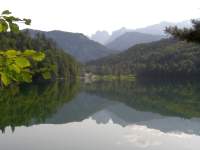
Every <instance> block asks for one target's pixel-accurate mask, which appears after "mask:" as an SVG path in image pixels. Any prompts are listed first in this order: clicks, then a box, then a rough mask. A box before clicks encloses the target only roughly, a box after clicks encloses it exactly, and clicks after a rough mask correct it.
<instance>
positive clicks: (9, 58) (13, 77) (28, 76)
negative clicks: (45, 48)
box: [0, 50, 51, 86]
mask: <svg viewBox="0 0 200 150" xmlns="http://www.w3.org/2000/svg"><path fill="white" fill-rule="evenodd" d="M44 58H45V54H44V53H42V52H36V51H34V50H25V51H24V52H21V51H16V50H7V51H1V52H0V75H1V81H2V83H3V84H4V85H5V86H8V85H9V84H10V83H12V82H14V81H15V82H28V83H31V82H32V77H33V75H34V73H35V72H34V71H33V69H32V63H31V62H32V61H35V62H34V63H39V62H41V61H43V60H44ZM42 74H43V72H42ZM50 78H51V76H48V78H47V77H46V76H45V79H50Z"/></svg>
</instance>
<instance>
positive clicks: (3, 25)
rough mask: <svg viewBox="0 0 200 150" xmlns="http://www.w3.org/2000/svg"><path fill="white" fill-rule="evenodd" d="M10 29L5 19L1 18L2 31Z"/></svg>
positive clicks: (0, 26)
mask: <svg viewBox="0 0 200 150" xmlns="http://www.w3.org/2000/svg"><path fill="white" fill-rule="evenodd" d="M7 30H8V24H7V23H6V21H5V20H3V19H0V32H6V31H7Z"/></svg>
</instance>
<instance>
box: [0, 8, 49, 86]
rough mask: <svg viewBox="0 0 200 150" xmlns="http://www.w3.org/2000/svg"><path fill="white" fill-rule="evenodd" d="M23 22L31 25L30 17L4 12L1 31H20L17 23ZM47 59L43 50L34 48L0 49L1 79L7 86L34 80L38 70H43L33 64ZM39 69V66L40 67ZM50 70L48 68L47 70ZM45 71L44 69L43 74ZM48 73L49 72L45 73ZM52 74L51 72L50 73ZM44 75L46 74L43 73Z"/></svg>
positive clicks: (1, 18) (1, 19) (0, 23)
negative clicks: (39, 50)
mask: <svg viewBox="0 0 200 150" xmlns="http://www.w3.org/2000/svg"><path fill="white" fill-rule="evenodd" d="M15 22H17V23H19V22H23V23H25V24H26V25H30V23H31V20H30V19H25V18H24V19H20V18H17V17H14V16H11V12H10V11H9V10H5V11H3V12H2V14H1V16H0V32H7V31H8V30H9V31H10V32H11V33H12V32H14V33H18V32H19V26H18V25H17V24H16V23H15ZM44 59H45V54H44V53H43V52H36V51H34V50H25V51H24V52H21V51H17V50H7V51H5V52H3V51H0V80H1V83H3V84H4V85H5V86H8V85H9V84H10V83H12V82H14V81H15V82H28V83H31V82H32V77H33V75H34V74H35V73H36V72H41V70H42V69H40V71H38V70H36V69H37V68H35V70H34V69H32V68H33V64H34V65H36V64H37V63H38V62H41V61H43V60H44ZM38 69H39V68H38ZM47 71H50V70H49V69H47V70H46V71H45V72H47ZM43 74H44V71H42V75H43ZM45 74H47V73H45ZM49 74H50V73H49ZM43 76H44V75H43ZM44 78H45V79H50V78H51V75H49V76H44Z"/></svg>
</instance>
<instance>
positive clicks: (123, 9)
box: [0, 0, 200, 35]
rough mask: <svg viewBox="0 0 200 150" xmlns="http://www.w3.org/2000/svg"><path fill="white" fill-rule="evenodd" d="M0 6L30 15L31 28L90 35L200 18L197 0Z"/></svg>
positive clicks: (9, 2)
mask: <svg viewBox="0 0 200 150" xmlns="http://www.w3.org/2000/svg"><path fill="white" fill-rule="evenodd" d="M0 9H1V11H2V10H4V9H9V10H10V11H12V12H13V13H14V14H15V15H17V16H20V17H27V18H31V19H32V26H31V28H34V29H40V30H55V29H57V30H63V31H70V32H82V33H84V34H87V35H90V34H92V33H94V32H95V31H96V30H108V31H109V32H111V31H113V30H116V29H119V28H121V27H127V28H131V29H134V28H139V27H144V26H147V25H151V24H155V23H159V22H161V21H172V22H178V21H183V20H187V19H191V18H199V17H200V0H0Z"/></svg>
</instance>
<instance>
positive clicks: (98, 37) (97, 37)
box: [91, 31, 110, 44]
mask: <svg viewBox="0 0 200 150" xmlns="http://www.w3.org/2000/svg"><path fill="white" fill-rule="evenodd" d="M109 38H110V35H109V33H108V32H107V31H97V32H96V33H95V34H93V35H92V36H91V39H92V40H93V41H96V42H99V43H101V44H105V43H106V42H107V41H108V39H109Z"/></svg>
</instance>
